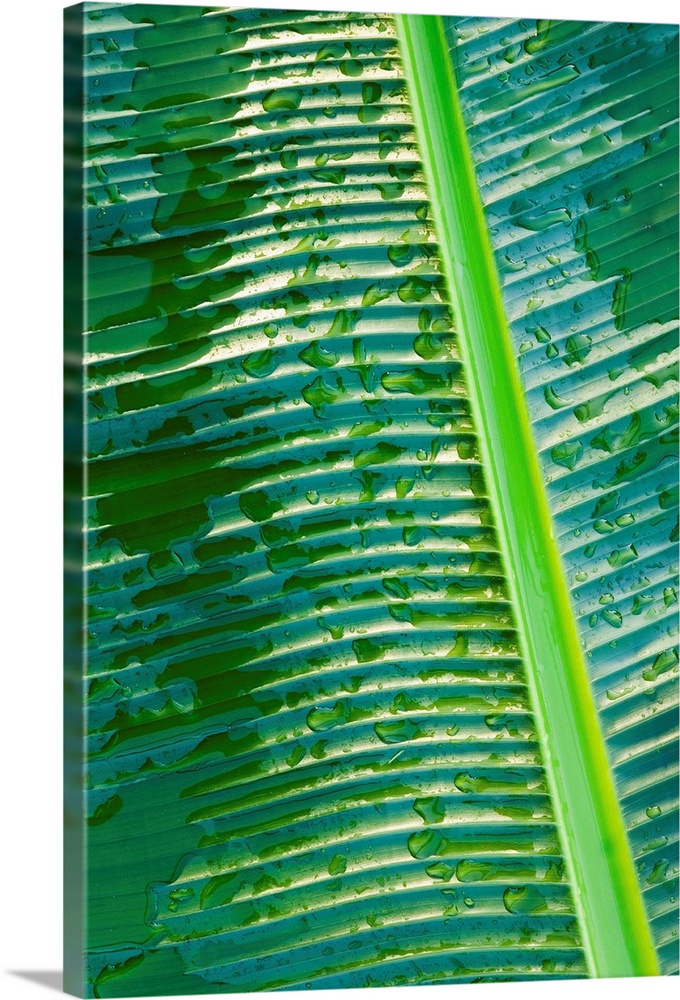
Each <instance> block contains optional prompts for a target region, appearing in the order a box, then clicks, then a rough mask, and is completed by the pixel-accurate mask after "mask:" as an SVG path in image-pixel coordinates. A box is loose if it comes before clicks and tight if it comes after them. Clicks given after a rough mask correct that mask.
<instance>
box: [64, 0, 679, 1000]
mask: <svg viewBox="0 0 680 1000" xmlns="http://www.w3.org/2000/svg"><path fill="white" fill-rule="evenodd" d="M468 6H469V5H468ZM519 6H521V4H520V5H519ZM65 54H66V58H65V95H66V108H65V150H66V156H65V163H66V170H65V244H66V245H65V252H66V260H67V267H66V288H65V304H66V309H65V316H66V323H65V342H66V353H65V384H66V397H65V442H66V448H65V453H66V528H65V551H66V569H65V584H66V585H65V594H66V598H65V601H66V615H65V622H66V632H65V635H66V702H65V704H66V744H65V761H66V783H65V785H66V791H65V834H66V871H65V874H66V879H65V881H66V909H65V913H66V927H65V930H66V935H65V936H66V957H65V965H66V970H65V973H66V988H67V990H69V991H70V992H72V993H74V994H76V995H78V996H86V997H102V998H105V997H128V996H159V995H192V994H206V993H207V994H209V993H225V992H246V991H258V990H285V989H305V988H313V989H325V988H337V987H344V988H347V987H357V986H359V987H369V986H390V985H391V986H394V985H400V984H409V985H426V984H435V983H440V984H441V983H445V984H457V983H470V982H498V981H510V980H536V979H539V980H546V981H551V980H554V979H559V978H575V979H578V978H584V977H624V976H656V975H676V974H677V972H678V932H677V929H678V904H677V897H678V742H677V729H678V646H677V631H678V597H677V591H678V544H677V543H678V397H677V390H678V200H677V198H678V27H677V26H674V25H657V24H628V23H595V22H575V21H566V20H565V21H555V20H552V21H551V20H538V21H537V20H530V19H524V20H522V19H519V18H518V19H508V18H506V19H499V18H486V17H478V16H473V15H469V16H455V15H453V14H452V15H451V16H442V17H440V16H424V15H419V14H413V15H401V14H400V15H395V14H390V13H375V14H368V13H352V12H348V11H338V12H330V11H316V12H314V11H311V12H310V11H298V10H287V9H285V10H284V9H257V8H228V7H209V6H174V5H167V6H166V5H158V4H126V3H123V4H118V3H108V2H107V3H99V2H90V3H84V4H80V5H78V6H76V7H71V8H69V9H68V10H67V11H66V18H65Z"/></svg>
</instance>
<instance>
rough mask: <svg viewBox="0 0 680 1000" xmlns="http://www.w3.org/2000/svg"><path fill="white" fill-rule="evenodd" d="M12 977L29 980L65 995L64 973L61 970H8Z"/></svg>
mask: <svg viewBox="0 0 680 1000" xmlns="http://www.w3.org/2000/svg"><path fill="white" fill-rule="evenodd" d="M7 971H8V972H9V973H10V975H12V976H19V977H20V978H21V979H28V980H30V981H31V982H32V983H38V984H39V985H40V986H44V987H45V989H48V990H57V991H58V992H59V993H63V982H64V973H63V972H62V971H61V969H55V970H54V971H52V970H50V971H47V970H45V969H28V970H25V971H24V970H19V969H8V970H7Z"/></svg>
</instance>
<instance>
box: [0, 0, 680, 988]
mask: <svg viewBox="0 0 680 1000" xmlns="http://www.w3.org/2000/svg"><path fill="white" fill-rule="evenodd" d="M150 2H155V0H150ZM213 4H214V5H215V6H217V5H218V0H213ZM252 5H253V6H256V5H259V6H263V7H265V6H266V7H277V6H284V5H286V4H285V0H280V2H267V0H259V4H258V2H257V0H254V2H253V4H252ZM287 5H288V6H290V7H298V8H307V9H320V8H323V9H329V10H333V9H338V8H350V9H351V8H353V9H357V10H358V9H363V10H380V11H382V10H390V11H396V10H399V11H404V12H414V11H417V12H419V13H457V14H466V13H478V14H489V15H505V16H520V15H521V16H523V17H562V18H585V19H591V20H626V19H629V20H645V21H666V22H677V20H678V18H679V16H680V15H679V14H678V8H677V6H676V4H675V3H673V2H672V0H647V2H646V3H642V2H638V3H637V4H636V3H633V2H631V0H571V2H569V3H566V2H563V0H406V2H404V0H401V2H400V0H356V2H355V3H350V2H343V0H325V2H324V0H311V2H310V0H308V2H305V0H288V3H287ZM64 6H65V5H64V4H63V3H62V2H61V0H9V2H7V3H5V4H3V7H2V12H1V21H0V25H1V28H0V31H1V34H0V45H1V50H0V51H1V58H0V68H1V72H2V74H3V87H2V91H1V95H2V103H1V105H0V108H1V112H0V130H1V141H2V147H1V148H2V156H1V157H0V163H1V165H2V177H0V222H1V224H2V229H1V230H0V233H1V237H0V238H1V240H2V242H1V243H0V247H1V248H2V258H1V264H2V271H1V272H0V273H1V274H2V282H1V284H0V288H1V289H2V291H1V293H0V294H1V296H2V299H1V301H2V305H1V306H0V359H1V363H2V382H1V386H2V388H1V391H0V405H1V407H2V411H1V412H0V421H1V422H0V427H1V428H2V464H1V465H0V470H1V475H2V478H1V480H0V482H2V484H4V485H3V486H2V488H1V489H0V504H1V505H2V509H1V511H0V525H1V526H2V530H3V537H2V541H1V549H0V551H1V552H2V556H3V558H2V562H1V563H0V565H2V566H4V570H3V572H2V577H1V578H0V579H1V581H2V582H1V584H0V587H1V591H2V603H1V604H0V607H1V608H2V618H1V619H0V620H1V622H2V649H4V652H5V655H4V656H2V661H1V664H0V671H1V673H0V676H2V681H1V682H0V695H1V697H2V701H1V703H0V704H1V709H0V711H1V712H2V727H1V730H2V741H3V745H2V755H1V757H0V760H1V761H2V769H3V772H2V774H3V776H2V785H1V786H0V787H1V788H2V798H1V799H0V803H1V806H0V809H1V811H0V816H1V817H2V818H1V821H0V822H1V830H2V832H1V834H0V836H1V837H2V845H1V846H2V854H1V855H0V859H1V863H2V868H1V872H2V874H1V879H2V882H1V883H0V885H1V888H0V900H1V901H2V905H1V908H0V947H1V948H2V957H1V961H0V977H1V979H2V983H1V985H0V996H2V997H3V998H5V1000H15V998H16V1000H24V998H28V1000H39V998H40V997H43V998H45V1000H48V998H49V996H50V994H52V995H56V994H55V989H56V988H58V987H57V983H58V975H57V974H58V971H59V970H60V969H61V967H62V958H61V941H62V935H61V884H62V878H61V848H62V826H61V674H62V665H61V414H62V400H61V51H62V43H61V22H62V9H63V7H64ZM241 6H246V4H241ZM8 269H9V273H8ZM3 970H4V971H3ZM17 972H21V973H23V975H17V974H16V973H17ZM27 977H28V978H27ZM31 977H32V978H31ZM673 982H675V986H674V985H673ZM677 985H678V980H677V979H676V980H671V979H666V980H657V981H654V982H649V983H647V982H643V981H641V980H637V981H636V980H616V981H615V980H609V981H605V980H600V981H589V982H571V983H570V982H564V983H557V984H550V985H549V986H548V985H547V984H543V983H535V984H524V983H518V984H510V985H500V986H495V985H491V986H487V985H481V986H458V987H443V986H442V987H428V988H427V989H426V990H423V989H422V988H420V989H415V988H414V989H398V990H397V989H393V990H389V991H385V990H383V991H380V993H375V992H371V993H367V992H366V991H359V990H355V991H344V992H343V993H342V994H341V996H342V1000H345V997H346V995H347V996H348V995H349V993H350V992H351V994H352V998H351V1000H369V997H378V996H379V997H386V995H387V993H389V994H390V996H389V998H388V1000H438V998H443V997H444V996H446V997H453V1000H519V998H524V1000H533V998H537V1000H538V998H539V997H543V996H544V994H545V992H546V990H549V991H550V1000H553V998H555V1000H563V998H570V997H574V996H576V995H577V994H578V997H579V1000H591V998H604V1000H609V998H610V997H612V998H614V997H616V998H617V1000H627V998H632V997H639V996H640V994H641V993H642V991H644V990H650V991H651V992H652V993H653V995H654V998H655V1000H665V998H668V997H670V996H675V995H676V988H677ZM301 995H302V994H289V996H291V997H293V998H295V997H297V996H301ZM335 995H338V994H337V993H336V994H335ZM305 996H306V997H310V993H309V992H307V993H306V994H305ZM311 996H312V998H313V1000H330V998H331V997H332V996H333V994H330V993H325V994H324V993H312V994H311ZM348 1000H349V997H348Z"/></svg>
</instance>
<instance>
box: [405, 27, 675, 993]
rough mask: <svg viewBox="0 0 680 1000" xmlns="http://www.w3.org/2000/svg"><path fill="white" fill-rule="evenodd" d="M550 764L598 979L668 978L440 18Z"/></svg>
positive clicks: (444, 119)
mask: <svg viewBox="0 0 680 1000" xmlns="http://www.w3.org/2000/svg"><path fill="white" fill-rule="evenodd" d="M396 23H397V30H398V33H399V40H400V44H401V49H402V57H403V60H404V71H405V76H406V80H407V84H408V89H409V94H410V99H411V105H412V109H413V115H414V119H415V125H416V133H417V136H418V141H419V145H420V150H421V156H422V159H423V164H424V168H425V174H426V179H427V183H428V186H429V190H430V195H431V203H432V210H433V215H434V224H435V230H436V233H437V238H438V242H439V246H440V250H441V255H442V261H443V266H444V272H445V276H446V280H447V284H448V287H449V294H450V297H451V303H452V307H453V312H454V315H455V318H456V323H457V330H458V334H459V338H460V343H461V353H462V356H463V361H464V364H465V370H466V374H467V380H468V387H469V392H470V399H471V405H472V409H473V416H474V419H475V423H476V427H477V433H478V436H479V443H480V451H481V456H482V460H483V464H484V472H485V477H486V482H487V486H488V490H489V495H490V499H491V503H492V508H493V512H494V517H495V521H496V526H497V530H498V534H499V539H500V544H501V548H502V551H503V555H504V559H505V563H506V569H507V579H508V584H509V587H510V592H511V598H512V604H513V608H514V613H515V617H516V621H517V628H518V633H519V637H520V641H521V646H522V652H523V656H524V663H525V668H526V672H527V679H528V684H529V689H530V693H531V699H532V705H533V710H534V715H535V719H536V725H537V728H538V733H539V737H540V741H541V747H542V752H543V761H544V764H545V768H546V771H547V775H548V780H549V783H550V788H551V792H552V800H553V807H554V810H555V814H556V819H557V822H558V824H559V829H560V835H561V841H562V848H563V851H564V855H565V858H566V860H567V863H568V866H569V875H570V880H571V885H572V890H573V894H574V901H575V904H576V908H577V913H578V915H579V924H580V929H581V935H582V938H583V946H584V950H585V953H586V958H587V961H588V967H589V970H590V972H591V975H593V976H601V977H624V976H640V975H658V974H659V969H658V963H657V959H656V953H655V951H654V947H653V944H652V939H651V935H650V931H649V926H648V924H647V919H646V916H645V911H644V906H643V902H642V897H641V894H640V891H639V887H638V883H637V878H636V874H635V869H634V866H633V861H632V857H631V853H630V849H629V845H628V840H627V836H626V831H625V827H624V824H623V820H622V817H621V812H620V808H619V804H618V801H617V797H616V792H615V789H614V783H613V779H612V775H611V772H610V768H609V763H608V760H607V756H606V750H605V745H604V740H603V737H602V733H601V730H600V727H599V724H598V719H597V714H596V708H595V704H594V701H593V696H592V692H591V689H590V685H589V681H588V677H587V673H586V668H585V663H584V660H583V654H582V651H581V647H580V643H579V639H578V634H577V631H576V624H575V621H574V617H573V612H572V609H571V604H570V600H569V595H568V591H567V587H566V582H565V579H564V574H563V571H562V567H561V563H560V558H559V554H558V550H557V546H556V543H555V538H554V535H553V530H552V521H551V517H550V512H549V509H548V505H547V499H546V495H545V490H544V487H543V482H542V479H541V474H540V470H539V465H538V458H537V454H536V449H535V446H534V443H533V438H532V433H531V426H530V423H529V415H528V412H527V409H526V403H525V400H524V396H523V393H522V389H521V386H520V382H519V375H518V371H517V367H516V363H515V359H514V356H513V353H512V347H511V340H510V334H509V331H508V328H507V321H506V317H505V312H504V309H503V304H502V298H501V292H500V286H499V282H498V277H497V273H496V269H495V265H494V260H493V256H492V250H491V244H490V241H489V237H488V232H487V229H486V223H485V220H484V213H483V208H482V203H481V199H480V196H479V191H478V189H477V183H476V178H475V172H474V166H473V163H472V158H471V154H470V150H469V147H468V143H467V136H466V132H465V125H464V122H463V118H462V113H461V110H460V105H459V101H458V94H457V89H456V85H455V82H454V79H453V73H452V69H451V63H450V60H449V55H448V51H447V46H446V42H445V36H444V30H443V26H442V23H441V19H440V18H439V17H429V16H422V15H396Z"/></svg>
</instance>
